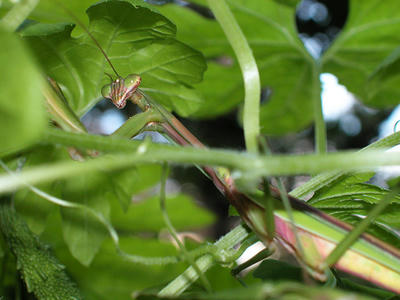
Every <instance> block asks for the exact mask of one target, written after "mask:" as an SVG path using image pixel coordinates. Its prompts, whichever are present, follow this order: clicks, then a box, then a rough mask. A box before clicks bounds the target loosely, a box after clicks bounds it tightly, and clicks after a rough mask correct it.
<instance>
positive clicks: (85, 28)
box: [54, 0, 121, 77]
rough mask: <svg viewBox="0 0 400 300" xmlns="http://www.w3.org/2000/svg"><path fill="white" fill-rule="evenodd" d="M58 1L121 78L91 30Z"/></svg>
mask: <svg viewBox="0 0 400 300" xmlns="http://www.w3.org/2000/svg"><path fill="white" fill-rule="evenodd" d="M54 1H56V2H57V3H58V4H59V5H60V6H61V7H62V8H63V9H64V10H65V12H66V13H67V14H68V15H70V16H71V18H72V19H74V20H75V21H76V23H77V24H78V25H79V26H81V27H82V29H83V30H84V31H86V33H87V34H88V35H89V37H90V38H91V39H92V41H93V42H94V43H95V44H96V46H97V48H99V50H100V51H101V53H103V55H104V58H105V59H106V60H107V62H108V64H109V65H110V67H111V69H113V71H114V73H115V75H117V77H121V76H119V74H118V72H117V70H116V69H115V68H114V66H113V64H112V63H111V61H110V59H109V58H108V56H107V54H106V52H105V51H104V50H103V48H102V47H101V45H100V44H99V42H98V41H97V40H96V39H95V37H94V36H93V35H92V34H91V33H90V31H89V29H88V28H87V27H86V26H85V25H84V24H83V23H82V22H81V20H79V18H77V17H76V16H75V15H74V14H73V12H72V11H71V10H69V8H67V7H66V6H65V5H64V4H63V3H62V2H61V1H59V0H54Z"/></svg>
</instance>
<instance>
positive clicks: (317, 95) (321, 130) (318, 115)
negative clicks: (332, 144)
mask: <svg viewBox="0 0 400 300" xmlns="http://www.w3.org/2000/svg"><path fill="white" fill-rule="evenodd" d="M320 73H321V72H320V66H319V62H315V64H314V67H313V82H312V84H313V89H312V90H313V93H312V101H313V104H314V122H315V126H314V128H315V152H316V153H319V154H323V153H326V145H327V139H326V126H325V121H324V115H323V112H322V99H321V81H320Z"/></svg>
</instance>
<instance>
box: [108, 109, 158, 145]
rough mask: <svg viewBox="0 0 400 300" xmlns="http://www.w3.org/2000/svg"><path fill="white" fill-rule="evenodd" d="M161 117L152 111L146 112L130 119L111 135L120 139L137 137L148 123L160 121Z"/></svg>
mask: <svg viewBox="0 0 400 300" xmlns="http://www.w3.org/2000/svg"><path fill="white" fill-rule="evenodd" d="M162 119H163V117H162V116H161V115H160V114H159V113H158V112H156V111H154V110H151V109H149V110H147V111H144V112H142V113H139V114H136V115H133V116H132V117H130V118H129V119H128V120H127V121H126V122H125V123H124V124H122V126H121V127H119V128H118V129H117V130H116V131H114V132H113V133H112V134H111V135H112V136H114V137H120V138H131V137H133V136H135V135H137V134H138V133H139V132H140V131H141V130H142V129H143V128H144V127H145V126H146V124H148V123H149V122H157V121H161V120H162Z"/></svg>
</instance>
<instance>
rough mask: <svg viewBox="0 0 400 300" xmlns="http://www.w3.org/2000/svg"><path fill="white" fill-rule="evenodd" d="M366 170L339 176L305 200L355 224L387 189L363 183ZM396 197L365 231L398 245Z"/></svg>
mask: <svg viewBox="0 0 400 300" xmlns="http://www.w3.org/2000/svg"><path fill="white" fill-rule="evenodd" d="M370 175H371V174H370V173H365V174H359V175H354V176H347V177H346V178H339V179H338V180H336V181H335V182H333V183H331V184H329V185H327V186H325V187H324V188H322V189H320V190H319V191H318V192H316V193H315V195H314V196H313V197H312V198H311V199H310V200H309V203H310V204H311V205H313V206H315V207H317V208H319V209H321V210H323V211H325V212H327V213H329V214H331V215H332V216H334V217H336V218H339V219H341V220H342V221H345V222H348V223H350V224H356V223H358V222H359V221H360V219H361V218H363V217H365V216H367V215H368V213H369V211H370V210H371V209H372V208H373V206H374V205H375V204H376V203H378V202H379V201H381V200H382V199H383V198H384V197H387V196H390V194H389V193H390V191H388V190H385V189H383V188H380V187H378V186H374V185H371V184H366V183H363V182H364V181H365V180H368V178H369V177H370ZM399 207H400V196H399V195H396V196H392V201H391V203H390V204H389V205H388V207H387V208H386V209H385V210H384V211H383V212H382V213H381V214H380V215H379V216H378V217H377V219H376V221H375V222H374V223H373V225H371V226H370V227H369V229H368V232H369V233H371V234H373V235H375V236H377V237H378V238H379V239H381V240H383V241H385V242H387V243H389V244H392V245H394V246H395V247H397V248H399V247H400V239H399V238H398V234H397V233H396V230H398V229H399V228H400V213H399Z"/></svg>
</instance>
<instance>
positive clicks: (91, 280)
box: [41, 215, 187, 300]
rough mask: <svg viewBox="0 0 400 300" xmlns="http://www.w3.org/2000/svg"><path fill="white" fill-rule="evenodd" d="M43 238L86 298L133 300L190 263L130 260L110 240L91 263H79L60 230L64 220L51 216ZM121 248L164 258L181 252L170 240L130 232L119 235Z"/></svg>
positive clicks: (96, 299)
mask: <svg viewBox="0 0 400 300" xmlns="http://www.w3.org/2000/svg"><path fill="white" fill-rule="evenodd" d="M49 223H50V224H51V225H52V226H48V227H47V228H46V231H45V232H44V233H43V234H42V236H41V238H42V239H43V240H45V241H48V242H51V245H52V248H53V249H54V251H55V253H56V255H57V257H58V258H59V259H60V260H61V261H62V262H63V264H65V265H66V267H67V270H68V273H69V274H70V275H71V277H72V278H73V280H74V281H75V282H77V284H78V286H79V289H80V290H81V292H82V294H83V295H84V298H85V299H88V300H98V299H110V298H112V299H116V300H123V299H131V297H132V295H133V294H134V293H135V292H137V291H140V290H142V289H145V288H148V287H151V286H153V285H163V284H166V283H168V281H170V280H172V279H173V278H174V277H176V276H177V275H179V273H181V272H182V271H183V270H184V268H185V267H187V264H184V263H179V264H168V265H164V266H159V265H155V266H149V265H141V264H137V263H131V262H129V261H127V260H126V259H125V258H123V257H122V256H120V255H119V254H118V252H117V251H116V249H115V246H114V244H113V243H112V242H111V240H110V239H107V240H106V241H105V242H104V243H103V245H102V247H101V248H100V250H99V251H98V254H97V255H96V257H95V258H94V259H93V262H92V263H91V265H90V266H84V265H82V264H80V263H79V262H78V261H77V260H76V259H75V258H74V257H73V256H71V253H70V252H69V251H68V248H67V247H66V245H65V242H64V240H63V238H62V232H61V229H60V228H61V219H60V217H59V216H55V215H54V216H52V217H51V218H50V219H49ZM120 244H121V248H122V249H123V250H124V251H125V252H127V253H130V254H136V255H142V256H148V257H149V256H150V257H154V256H157V257H162V256H174V255H177V254H178V251H177V249H176V248H175V247H174V246H173V245H172V244H171V243H165V242H162V241H160V240H157V239H153V238H146V237H144V238H138V237H132V236H129V235H126V236H121V237H120Z"/></svg>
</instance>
